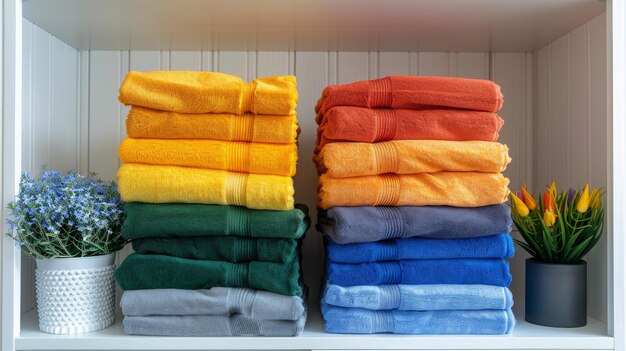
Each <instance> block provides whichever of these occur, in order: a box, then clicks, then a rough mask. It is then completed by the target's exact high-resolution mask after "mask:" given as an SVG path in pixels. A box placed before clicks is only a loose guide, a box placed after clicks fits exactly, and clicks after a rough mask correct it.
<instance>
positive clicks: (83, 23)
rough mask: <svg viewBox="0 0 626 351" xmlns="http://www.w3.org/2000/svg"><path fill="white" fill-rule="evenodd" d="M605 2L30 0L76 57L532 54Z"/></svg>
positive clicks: (31, 16) (36, 16)
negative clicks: (90, 53)
mask: <svg viewBox="0 0 626 351" xmlns="http://www.w3.org/2000/svg"><path fill="white" fill-rule="evenodd" d="M605 9H606V4H605V2H604V1H601V0H340V1H337V0H24V2H23V14H24V17H26V18H27V19H28V20H30V21H32V22H33V23H35V24H36V25H38V26H40V27H41V28H43V29H45V30H46V31H48V32H50V33H51V34H53V35H54V36H56V37H58V38H60V39H61V40H63V41H65V42H67V43H68V44H69V45H71V46H73V47H74V48H77V49H92V50H129V49H134V50H281V51H282V50H300V51H302V50H346V51H347V50H352V51H360V50H380V51H396V50H399V51H404V50H420V51H534V50H536V49H539V48H541V47H543V46H544V45H546V44H547V43H549V42H550V41H552V40H554V39H556V38H558V37H560V36H562V35H563V34H565V33H567V32H569V31H571V30H572V29H574V28H576V27H578V26H579V25H581V24H583V23H584V22H586V21H588V20H590V19H591V18H593V17H595V16H597V15H598V14H600V13H602V12H603V11H605Z"/></svg>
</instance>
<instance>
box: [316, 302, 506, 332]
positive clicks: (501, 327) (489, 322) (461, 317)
mask: <svg viewBox="0 0 626 351" xmlns="http://www.w3.org/2000/svg"><path fill="white" fill-rule="evenodd" d="M322 315H323V316H324V320H325V323H324V329H325V330H326V331H327V332H329V333H341V334H373V333H395V334H486V335H501V334H508V333H510V332H511V330H513V327H514V326H515V317H514V316H513V312H511V310H510V309H507V310H478V311H476V310H474V311H396V310H390V311H370V310H365V309H361V308H343V307H334V306H327V305H322Z"/></svg>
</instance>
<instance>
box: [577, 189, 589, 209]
mask: <svg viewBox="0 0 626 351" xmlns="http://www.w3.org/2000/svg"><path fill="white" fill-rule="evenodd" d="M588 209H589V184H587V185H585V190H583V193H582V195H581V196H580V198H579V199H578V204H577V205H576V210H577V211H578V212H580V213H585V212H587V210H588Z"/></svg>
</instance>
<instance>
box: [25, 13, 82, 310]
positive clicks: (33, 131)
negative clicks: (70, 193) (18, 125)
mask: <svg viewBox="0 0 626 351" xmlns="http://www.w3.org/2000/svg"><path fill="white" fill-rule="evenodd" d="M22 30H23V40H24V42H23V45H22V55H23V57H22V60H23V85H22V88H23V94H22V96H23V102H22V121H23V122H22V131H23V134H22V148H23V150H24V152H22V169H23V170H24V171H29V172H33V173H34V174H40V172H41V167H42V166H44V165H45V166H47V167H49V168H50V169H54V170H58V171H61V172H66V171H70V170H77V169H78V163H79V157H80V155H81V150H80V145H79V142H78V140H79V138H78V130H79V126H80V123H79V113H78V106H79V95H78V83H79V68H80V66H79V53H78V51H76V50H75V49H73V48H72V47H70V46H68V45H67V44H65V43H64V42H62V41H61V40H59V39H57V38H55V37H53V36H51V35H50V34H48V33H47V32H45V31H44V30H42V29H41V28H39V27H37V26H35V25H33V24H32V23H31V22H29V21H27V20H23V21H22ZM34 269H35V262H34V261H33V260H32V259H31V258H29V257H27V256H26V255H22V289H21V291H22V306H21V309H22V311H23V312H25V311H28V310H31V309H32V308H34V307H35V295H34V280H35V278H34Z"/></svg>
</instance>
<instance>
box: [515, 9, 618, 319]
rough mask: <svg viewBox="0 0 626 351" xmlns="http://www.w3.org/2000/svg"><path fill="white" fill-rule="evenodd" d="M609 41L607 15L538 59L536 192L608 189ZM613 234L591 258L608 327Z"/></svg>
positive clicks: (592, 289) (592, 310) (592, 291)
mask: <svg viewBox="0 0 626 351" xmlns="http://www.w3.org/2000/svg"><path fill="white" fill-rule="evenodd" d="M605 39H606V18H605V15H604V14H602V15H599V16H597V17H595V18H594V19H593V20H591V21H589V22H587V23H585V24H584V25H582V26H580V27H578V28H576V29H575V30H573V31H571V32H569V33H568V34H567V35H565V36H563V37H561V38H559V39H557V40H556V41H554V42H552V43H550V44H549V45H547V46H546V47H544V48H542V49H540V50H538V51H537V52H535V54H534V60H535V82H534V91H535V96H536V99H537V105H536V108H535V114H536V115H535V116H534V118H535V123H536V130H537V133H536V138H535V141H536V142H535V148H536V149H535V150H534V155H535V157H534V163H535V165H536V167H535V175H534V179H535V185H536V186H535V188H534V189H535V191H536V192H539V191H542V190H543V189H544V184H547V183H549V182H550V181H551V180H555V181H557V183H558V184H559V186H560V187H567V186H578V187H582V186H584V184H585V183H589V184H590V185H591V186H594V187H606V185H607V162H608V160H607V151H608V145H607V132H608V131H607V122H608V116H607V85H606V79H607V77H606V74H607V71H606V69H607V67H606V40H605ZM505 105H506V103H505ZM610 234H611V233H605V235H604V237H603V238H602V239H601V240H600V242H599V243H598V245H597V246H596V247H595V248H594V249H593V250H592V251H591V253H590V254H589V255H588V256H587V261H588V263H589V274H588V296H587V297H588V308H589V314H590V315H591V316H592V317H594V318H596V319H598V320H600V321H604V322H606V320H607V293H606V289H605V288H604V287H606V286H607V261H606V257H607V254H608V247H607V239H606V235H610Z"/></svg>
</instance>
